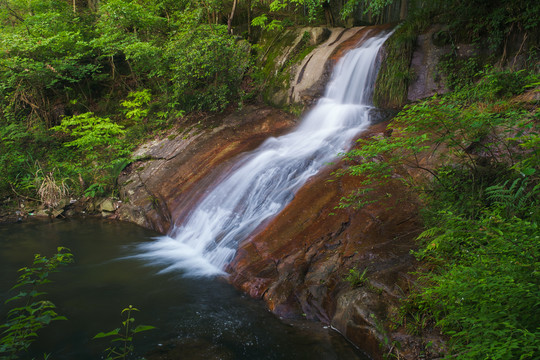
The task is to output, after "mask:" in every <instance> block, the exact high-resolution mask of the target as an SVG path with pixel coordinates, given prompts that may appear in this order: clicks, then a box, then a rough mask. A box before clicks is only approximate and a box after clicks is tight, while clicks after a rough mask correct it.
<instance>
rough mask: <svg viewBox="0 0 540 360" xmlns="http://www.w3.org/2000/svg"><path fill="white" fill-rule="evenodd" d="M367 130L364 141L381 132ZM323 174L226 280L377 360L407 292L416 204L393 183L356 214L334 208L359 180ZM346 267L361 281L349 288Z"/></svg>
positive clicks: (254, 242)
mask: <svg viewBox="0 0 540 360" xmlns="http://www.w3.org/2000/svg"><path fill="white" fill-rule="evenodd" d="M384 129H385V124H384V123H382V124H378V125H375V126H372V127H371V129H370V130H369V131H368V132H367V133H365V134H363V137H370V136H372V135H375V134H380V133H382V132H383V131H384ZM342 166H344V164H338V165H335V166H333V167H330V168H328V169H326V170H324V171H323V172H322V173H320V174H318V175H317V176H316V177H314V178H312V179H311V180H310V181H309V182H308V184H306V185H305V186H304V187H303V188H302V189H301V190H300V191H299V192H298V193H297V194H296V196H295V198H294V200H293V201H292V202H291V203H290V204H289V205H288V206H287V207H286V208H285V209H284V210H283V211H282V212H281V213H280V214H279V215H278V216H277V217H276V218H275V219H273V220H272V221H271V222H270V224H268V225H267V226H265V228H264V230H263V231H262V232H260V233H259V234H257V235H255V236H254V237H253V238H251V239H249V240H247V241H245V242H244V243H243V244H242V245H241V246H240V248H239V250H238V252H237V255H236V258H235V259H234V261H233V262H232V263H231V264H230V267H229V269H228V271H229V272H230V274H231V275H230V280H231V282H232V283H233V284H234V285H235V286H237V287H238V288H239V289H241V290H243V291H245V292H246V293H248V294H250V295H251V296H252V297H255V298H262V299H264V300H265V301H266V303H267V304H268V307H269V308H270V310H271V311H273V312H274V313H276V314H277V315H279V316H282V317H285V318H302V317H306V318H307V319H312V320H318V321H321V322H323V323H326V324H331V325H332V326H333V327H334V328H336V329H337V330H338V331H339V332H341V333H342V334H343V335H345V336H346V337H347V338H348V339H350V340H351V341H352V342H353V343H354V344H355V345H357V346H359V347H360V348H361V349H363V350H365V351H367V352H368V353H369V354H370V355H371V356H372V357H374V358H379V357H380V354H381V349H380V344H384V342H385V341H384V340H385V339H384V338H385V337H388V336H389V335H388V334H387V333H386V330H384V329H385V326H386V325H387V324H388V321H389V319H390V318H391V316H392V314H395V312H396V311H397V310H396V309H397V306H398V299H399V298H400V297H401V296H402V295H403V292H404V291H407V287H408V282H409V280H410V279H409V276H408V275H407V273H408V272H409V271H411V270H413V269H414V267H415V265H416V263H415V260H414V258H413V257H412V255H410V250H411V249H412V248H414V242H413V239H414V237H415V235H417V234H418V231H419V230H420V223H419V218H418V215H417V213H418V211H417V210H418V201H417V200H416V198H415V197H414V196H413V195H412V194H410V193H408V191H407V190H406V189H405V187H403V186H402V185H400V184H399V182H397V181H396V182H395V183H392V184H389V185H385V186H382V187H378V188H376V190H375V191H376V192H377V193H378V195H380V196H381V197H382V198H383V199H384V200H383V201H382V202H378V203H375V204H371V205H368V206H366V207H364V208H362V209H361V210H355V209H353V208H347V209H335V207H336V206H337V205H338V204H339V201H340V198H341V197H343V196H346V195H348V194H350V192H352V191H354V190H355V189H358V188H360V187H361V186H362V185H361V184H360V183H361V181H362V179H361V178H359V177H350V176H343V177H340V178H336V177H335V176H334V175H332V172H334V171H335V170H337V169H338V168H340V167H342ZM350 269H357V270H358V271H359V272H360V273H362V272H363V271H364V270H365V271H366V272H365V275H366V280H365V281H364V282H363V283H362V284H356V286H353V285H352V284H351V282H350V281H347V280H346V277H347V276H348V275H349V271H350Z"/></svg>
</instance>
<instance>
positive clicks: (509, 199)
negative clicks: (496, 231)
mask: <svg viewBox="0 0 540 360" xmlns="http://www.w3.org/2000/svg"><path fill="white" fill-rule="evenodd" d="M509 182H510V180H507V181H505V182H504V183H502V184H497V185H493V186H490V187H488V188H486V190H485V192H486V195H487V198H488V200H489V201H490V202H491V203H492V204H493V205H494V206H496V207H497V208H499V209H503V210H504V212H505V215H506V216H507V217H512V216H514V215H517V214H519V213H522V212H524V211H527V209H529V208H530V206H531V205H532V204H533V203H534V202H535V201H536V198H537V195H538V193H539V191H540V184H537V185H536V186H534V187H533V188H532V190H530V191H528V179H527V178H518V179H515V180H514V181H513V182H512V183H511V184H510V186H508V183H509Z"/></svg>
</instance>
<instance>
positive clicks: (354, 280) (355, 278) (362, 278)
mask: <svg viewBox="0 0 540 360" xmlns="http://www.w3.org/2000/svg"><path fill="white" fill-rule="evenodd" d="M366 273H367V268H366V269H364V271H362V272H360V270H358V269H357V268H352V269H349V275H347V277H345V280H347V282H348V283H349V284H351V286H352V287H353V288H355V287H359V286H362V285H364V284H365V283H366V281H367V277H366Z"/></svg>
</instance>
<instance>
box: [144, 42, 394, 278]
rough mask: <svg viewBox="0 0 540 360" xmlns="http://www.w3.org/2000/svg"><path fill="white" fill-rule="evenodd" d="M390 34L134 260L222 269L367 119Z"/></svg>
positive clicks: (204, 271)
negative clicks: (301, 116)
mask: <svg viewBox="0 0 540 360" xmlns="http://www.w3.org/2000/svg"><path fill="white" fill-rule="evenodd" d="M388 36H389V34H388V33H384V34H381V35H378V36H375V37H372V38H369V39H368V40H366V41H365V42H364V43H363V44H362V45H361V47H359V48H357V49H354V50H351V51H349V52H348V53H347V54H346V55H345V56H344V57H343V58H342V59H341V60H340V61H339V62H338V64H337V65H336V67H335V69H334V72H333V75H332V78H331V81H330V83H329V85H328V87H327V89H326V93H325V96H324V97H323V98H322V99H321V100H320V101H319V102H318V104H317V105H316V106H315V107H314V108H313V110H311V111H310V112H309V113H308V114H307V115H306V116H305V117H304V119H303V120H302V122H301V124H300V125H299V126H298V128H297V129H296V130H295V131H293V132H291V133H289V134H287V135H284V136H281V137H277V138H270V139H268V140H266V141H265V142H264V143H263V144H262V145H261V146H260V147H259V148H258V149H256V150H254V151H253V152H251V153H248V154H246V155H243V156H242V157H241V158H240V159H239V160H238V162H237V163H236V165H235V166H234V167H233V168H232V169H231V170H230V171H229V172H228V173H227V174H225V175H224V176H223V177H222V180H221V181H220V182H219V183H218V184H217V185H215V186H214V187H212V188H211V189H210V190H209V191H208V192H207V193H206V194H205V196H204V197H203V198H202V200H201V201H200V202H199V204H197V206H196V207H195V208H193V209H192V210H191V212H190V214H189V215H188V216H187V218H185V220H184V221H183V222H182V223H180V224H176V225H175V226H174V227H173V229H172V230H171V231H170V233H169V234H168V235H167V236H162V237H159V238H157V239H156V241H154V242H150V243H144V244H141V245H139V246H138V249H137V253H138V255H137V256H138V257H139V258H143V259H145V260H147V261H148V262H149V263H150V264H154V265H159V266H161V267H162V272H168V271H172V270H179V271H181V272H182V273H184V274H186V275H191V276H205V275H215V274H223V269H224V268H225V266H226V265H227V264H228V263H229V262H230V261H231V260H232V258H233V257H234V254H235V252H236V249H237V247H238V244H239V242H241V241H243V240H245V239H246V238H247V237H248V236H250V235H252V234H253V233H254V232H255V231H257V229H260V228H261V225H262V224H264V223H265V222H266V221H268V220H269V219H271V218H272V217H273V216H275V215H276V214H278V213H279V211H281V210H282V209H283V208H284V207H285V206H286V205H287V204H288V203H289V202H290V201H291V200H292V199H293V197H294V194H295V192H296V191H297V190H298V189H299V188H300V187H301V186H302V185H303V184H305V182H306V181H307V180H308V179H309V178H310V177H312V176H313V175H315V174H316V173H317V172H318V171H319V170H320V169H321V168H322V167H323V166H324V165H325V164H327V163H329V162H331V161H333V160H335V159H336V157H337V155H338V154H339V153H341V152H343V151H346V150H347V149H348V148H349V147H350V145H351V142H352V140H353V139H354V138H355V136H357V135H358V134H359V133H360V132H361V131H362V130H364V129H365V128H366V127H367V126H368V125H369V124H370V118H371V116H370V114H371V112H372V110H374V107H373V105H372V103H371V96H372V92H373V91H372V90H373V86H374V82H375V78H376V74H377V64H376V63H377V61H376V60H377V54H378V52H379V49H380V47H381V46H382V44H383V43H384V41H385V40H386V39H387V38H388Z"/></svg>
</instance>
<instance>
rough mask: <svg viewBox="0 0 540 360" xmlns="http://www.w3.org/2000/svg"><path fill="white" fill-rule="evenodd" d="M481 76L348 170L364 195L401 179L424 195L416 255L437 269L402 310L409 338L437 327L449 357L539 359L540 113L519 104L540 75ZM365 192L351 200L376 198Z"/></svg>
mask: <svg viewBox="0 0 540 360" xmlns="http://www.w3.org/2000/svg"><path fill="white" fill-rule="evenodd" d="M478 76H479V77H480V79H479V80H478V81H477V82H476V83H469V84H466V85H462V86H460V87H459V89H458V90H456V91H455V92H453V93H449V94H447V95H445V96H441V97H433V98H431V99H429V100H426V101H423V102H419V103H416V104H412V105H410V106H407V107H405V108H404V110H402V111H401V112H400V113H399V114H398V116H397V117H396V118H395V120H394V122H393V123H392V124H391V125H390V131H388V132H385V135H384V136H383V135H381V136H378V137H375V138H374V139H371V140H361V141H359V146H358V147H357V149H355V150H353V151H351V152H349V153H348V154H347V155H346V159H347V160H348V161H349V162H351V163H352V165H351V166H350V167H349V169H348V170H347V172H348V173H349V174H352V175H357V176H362V177H363V179H364V180H363V183H364V185H363V186H364V187H365V189H369V188H372V187H373V186H374V185H375V184H383V183H385V182H388V181H395V179H398V180H401V181H402V182H404V183H405V184H407V185H409V186H411V187H415V188H416V189H417V190H419V191H420V193H421V194H422V196H423V199H424V202H425V204H426V207H425V209H423V215H424V220H425V223H426V229H425V231H424V232H423V233H422V234H421V235H420V236H419V237H418V242H419V244H420V248H419V250H418V251H417V252H416V256H417V257H418V258H419V259H420V260H422V261H423V263H424V264H425V266H426V267H427V268H428V269H429V271H426V272H422V273H420V278H419V282H418V288H417V289H416V291H415V292H413V294H412V295H411V296H410V297H409V298H408V299H407V300H406V302H405V303H404V306H403V314H404V315H403V316H404V320H402V322H401V323H402V324H407V329H408V331H409V332H411V333H414V334H419V333H421V332H422V331H423V329H424V328H426V327H429V326H432V325H435V326H437V327H439V328H440V330H441V331H443V333H444V334H446V335H448V336H449V337H450V341H449V354H448V356H449V357H458V358H460V359H485V358H489V359H535V358H538V357H539V356H540V352H539V350H538V343H539V341H540V339H539V335H540V333H539V330H538V326H537V325H538V323H539V322H540V318H539V317H538V315H537V314H539V313H540V312H539V310H540V309H539V308H538V307H539V304H540V302H539V301H538V300H539V299H540V291H539V288H538V281H539V278H538V267H539V265H540V264H539V260H538V259H540V256H539V255H540V241H539V240H540V239H539V235H538V234H539V231H538V220H539V215H540V213H539V211H538V208H539V205H540V204H539V200H538V199H539V193H540V185H539V177H538V171H539V170H540V168H539V165H540V163H539V162H538V147H537V146H535V144H538V135H539V131H538V114H539V113H538V102H537V101H534V100H533V101H531V102H519V101H517V100H516V99H515V98H513V97H515V96H516V95H520V94H522V93H523V92H524V91H526V90H528V91H531V90H529V89H531V88H534V86H537V85H533V84H536V83H537V82H538V75H537V74H534V73H528V72H524V71H521V72H510V71H506V70H503V71H501V70H495V69H492V68H486V69H485V70H484V71H483V72H482V73H480V74H479V75H478ZM389 133H391V135H390V134H389ZM411 172H415V173H416V174H418V173H422V172H423V173H424V174H425V175H426V177H424V178H422V177H421V176H418V175H416V176H414V177H412V176H409V174H410V173H411ZM363 189H364V188H362V189H361V190H363ZM361 190H360V191H359V192H358V197H357V198H356V199H355V198H354V197H353V199H355V201H353V202H352V204H355V205H356V204H363V203H365V202H366V201H369V202H371V201H373V200H374V199H373V198H371V197H369V193H368V195H366V194H361V192H362V191H361ZM342 206H348V204H347V203H342Z"/></svg>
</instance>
